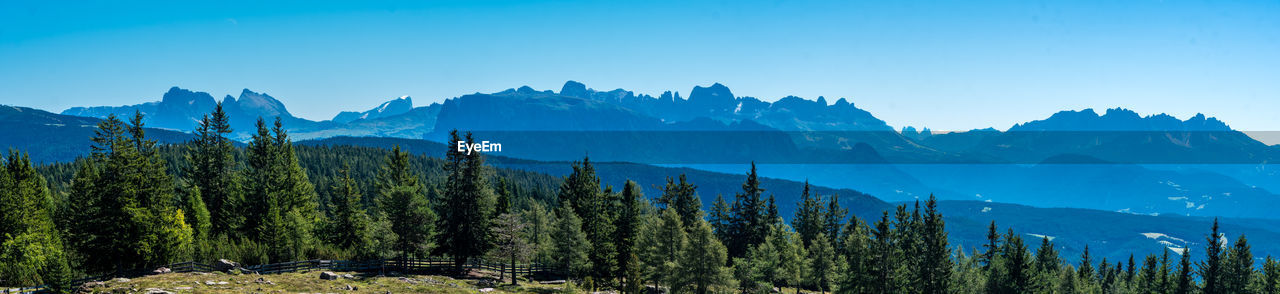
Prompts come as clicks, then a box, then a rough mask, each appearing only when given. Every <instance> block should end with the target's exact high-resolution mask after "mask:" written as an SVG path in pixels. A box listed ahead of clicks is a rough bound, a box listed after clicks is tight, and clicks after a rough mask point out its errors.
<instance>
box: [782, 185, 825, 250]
mask: <svg viewBox="0 0 1280 294" xmlns="http://www.w3.org/2000/svg"><path fill="white" fill-rule="evenodd" d="M821 202H822V197H817V196H812V195H810V194H809V181H807V180H806V181H805V182H804V191H802V192H800V201H799V202H798V203H796V206H797V207H798V208H796V214H795V218H793V219H792V220H791V226H792V227H795V228H796V232H798V233H800V237H801V239H802V240H803V241H804V244H805V246H809V243H810V242H812V241H813V238H814V237H816V236H818V234H819V233H822V231H823V230H824V228H823V226H824V223H823V222H824V221H825V220H824V217H825V214H826V213H825V212H824V210H823V207H822V203H821Z"/></svg>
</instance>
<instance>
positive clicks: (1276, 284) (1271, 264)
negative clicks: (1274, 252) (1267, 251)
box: [1261, 255, 1280, 293]
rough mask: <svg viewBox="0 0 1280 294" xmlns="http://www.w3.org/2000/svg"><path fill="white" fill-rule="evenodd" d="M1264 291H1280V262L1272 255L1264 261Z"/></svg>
mask: <svg viewBox="0 0 1280 294" xmlns="http://www.w3.org/2000/svg"><path fill="white" fill-rule="evenodd" d="M1261 288H1262V292H1263V293H1278V292H1280V262H1277V261H1276V259H1274V258H1271V256H1270V255H1268V256H1267V259H1266V260H1265V261H1263V262H1262V287H1261Z"/></svg>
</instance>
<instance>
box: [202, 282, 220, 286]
mask: <svg viewBox="0 0 1280 294" xmlns="http://www.w3.org/2000/svg"><path fill="white" fill-rule="evenodd" d="M204 284H205V285H206V286H213V285H217V284H218V282H214V281H204Z"/></svg>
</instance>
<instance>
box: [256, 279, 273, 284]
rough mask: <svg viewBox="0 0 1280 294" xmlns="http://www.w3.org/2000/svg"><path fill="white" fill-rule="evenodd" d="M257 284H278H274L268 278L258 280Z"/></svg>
mask: <svg viewBox="0 0 1280 294" xmlns="http://www.w3.org/2000/svg"><path fill="white" fill-rule="evenodd" d="M255 282H257V283H258V284H269V285H275V284H276V283H275V282H272V281H270V280H267V279H266V278H258V280H257V281H255Z"/></svg>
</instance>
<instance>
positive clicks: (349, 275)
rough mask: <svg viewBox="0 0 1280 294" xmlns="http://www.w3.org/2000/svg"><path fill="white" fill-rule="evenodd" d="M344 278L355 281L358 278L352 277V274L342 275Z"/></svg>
mask: <svg viewBox="0 0 1280 294" xmlns="http://www.w3.org/2000/svg"><path fill="white" fill-rule="evenodd" d="M342 277H343V278H347V279H355V278H356V277H355V276H352V275H351V274H342Z"/></svg>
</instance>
